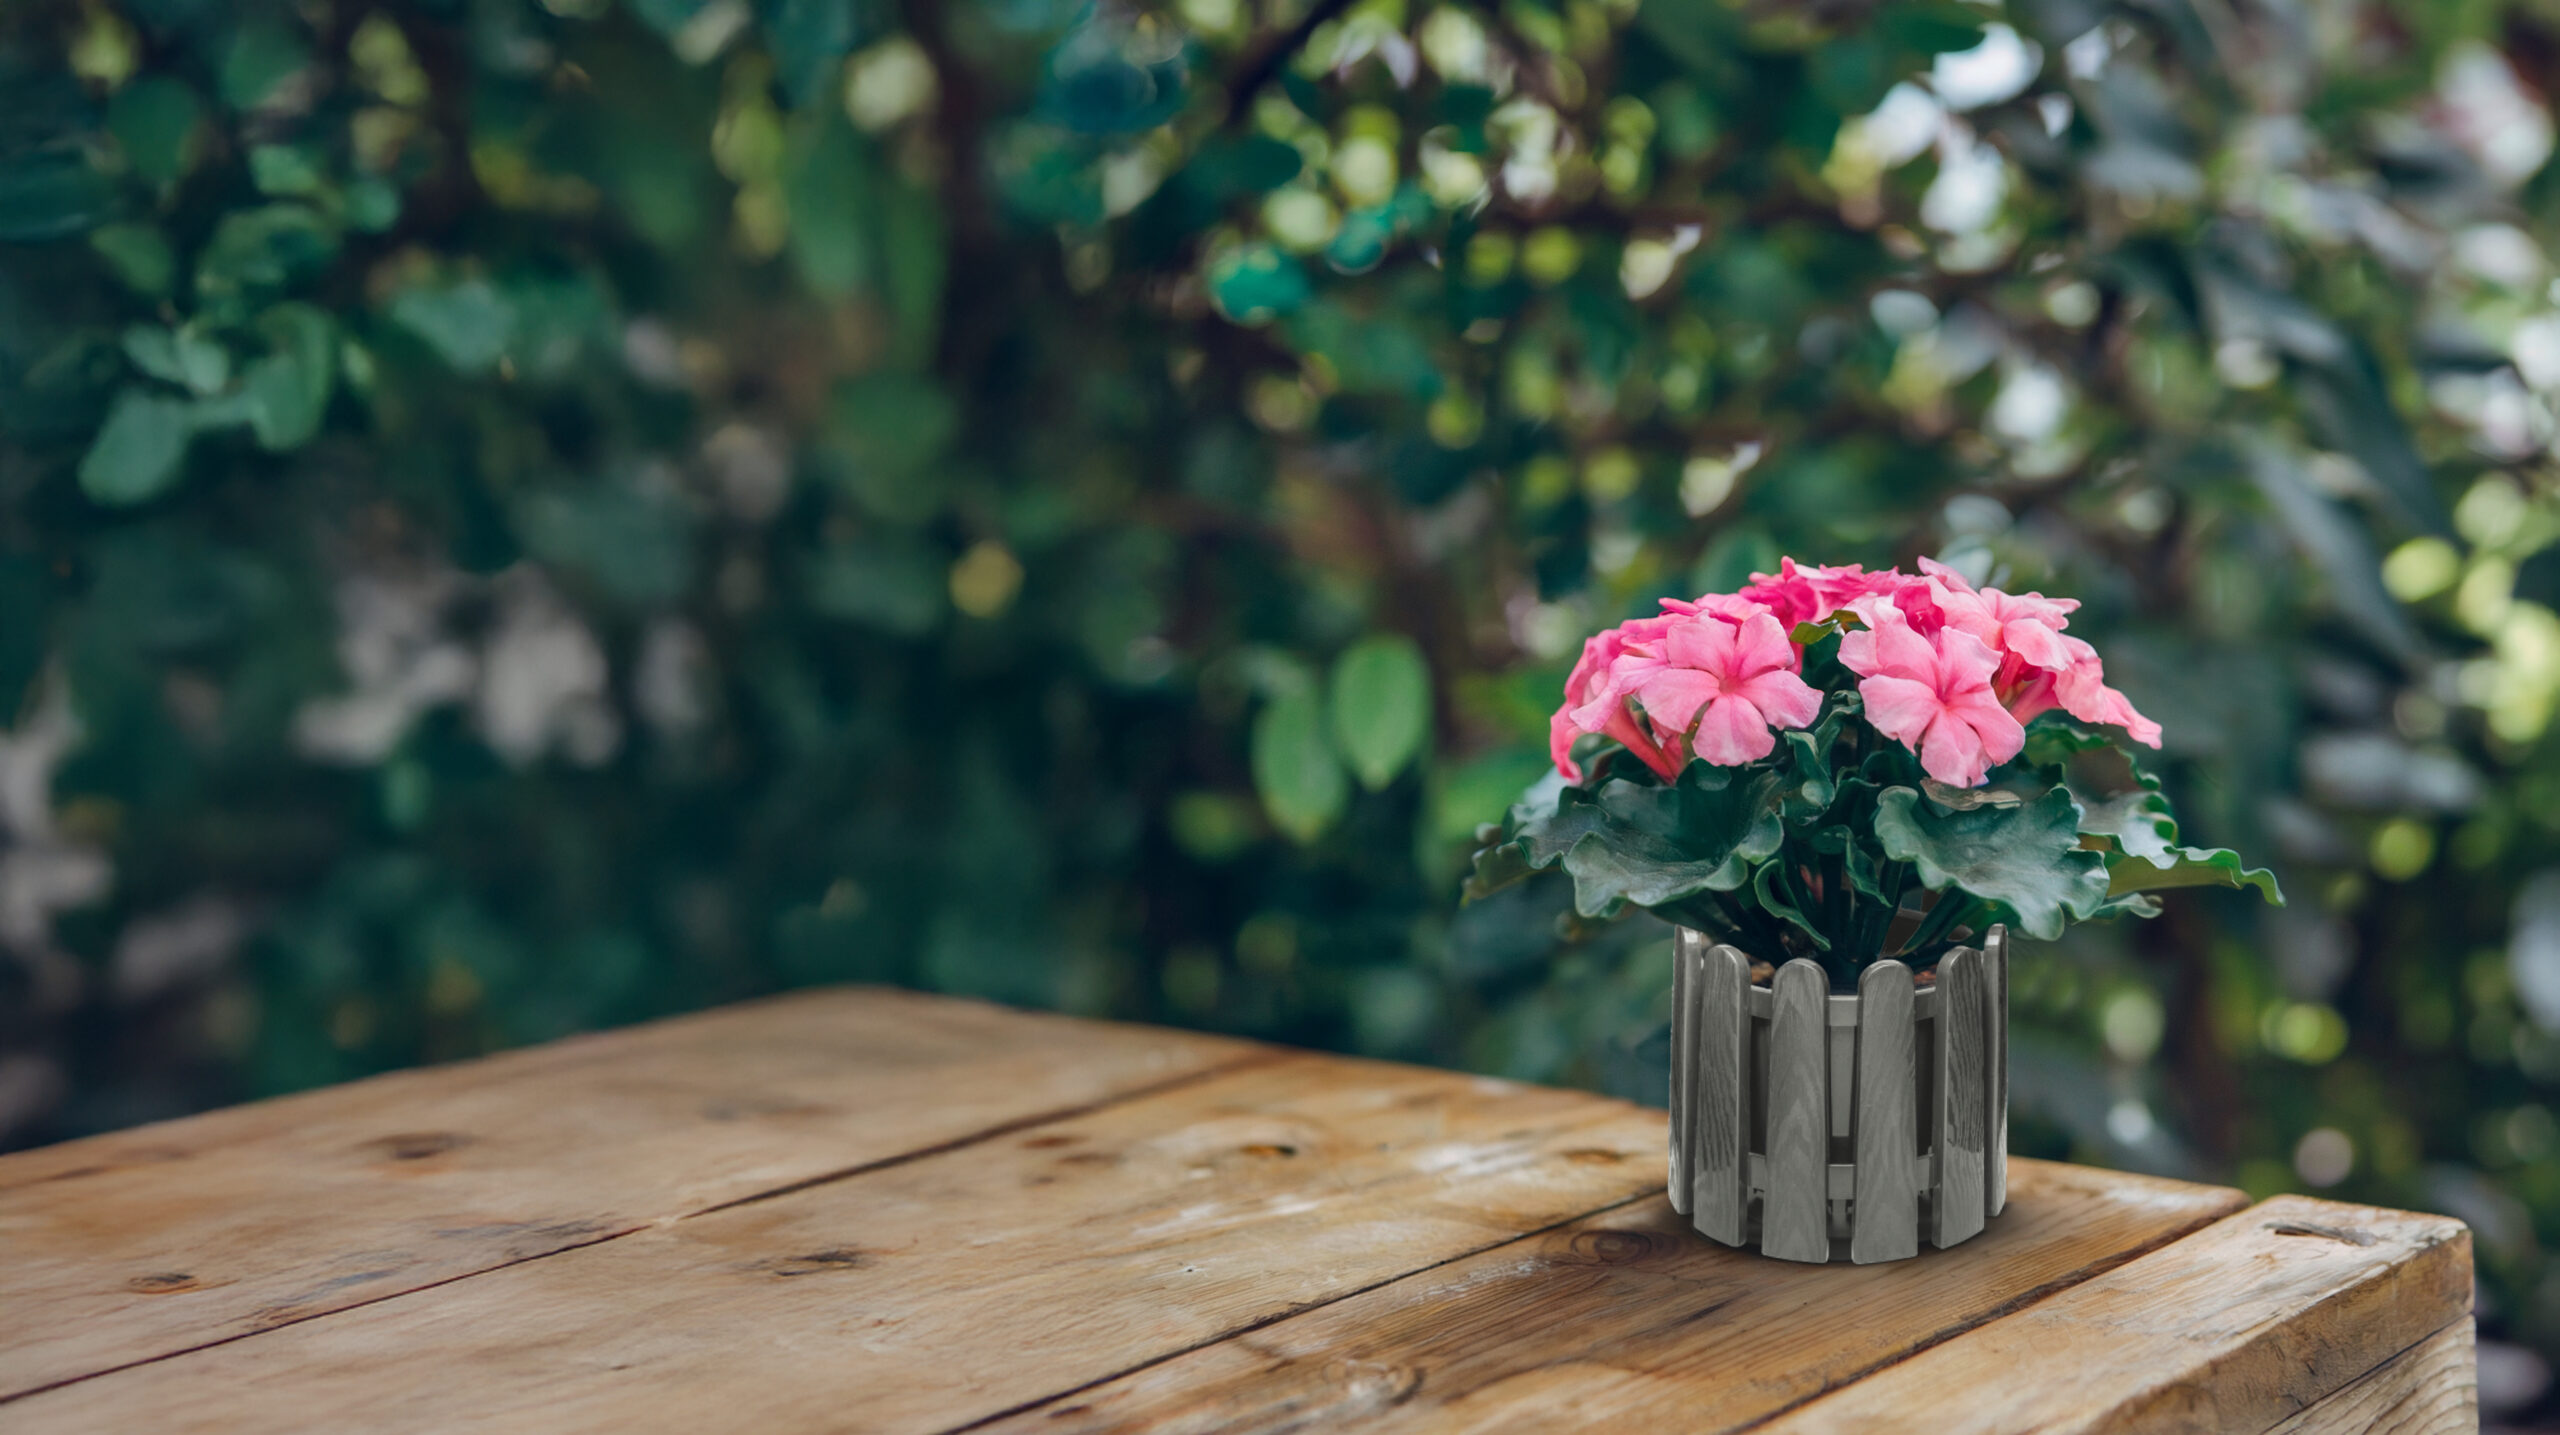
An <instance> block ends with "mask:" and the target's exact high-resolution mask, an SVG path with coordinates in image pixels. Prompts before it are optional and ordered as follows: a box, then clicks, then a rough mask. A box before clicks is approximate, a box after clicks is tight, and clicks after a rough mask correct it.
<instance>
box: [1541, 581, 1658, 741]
mask: <svg viewBox="0 0 2560 1435" xmlns="http://www.w3.org/2000/svg"><path fill="white" fill-rule="evenodd" d="M1670 623H1671V619H1670V618H1669V617H1667V616H1665V617H1660V618H1632V619H1629V620H1628V621H1626V622H1624V623H1621V624H1619V625H1618V626H1617V627H1614V628H1608V629H1604V630H1602V631H1600V632H1597V633H1594V634H1592V635H1591V636H1590V638H1588V639H1586V640H1585V641H1584V642H1583V645H1582V657H1581V659H1580V660H1579V661H1577V662H1575V663H1574V665H1573V673H1572V675H1571V676H1570V677H1567V678H1566V679H1565V682H1564V705H1563V706H1561V707H1559V708H1557V709H1556V711H1555V715H1554V716H1553V717H1550V718H1548V719H1547V754H1548V756H1550V757H1552V758H1554V759H1555V764H1556V771H1558V772H1561V773H1563V774H1564V776H1565V780H1566V781H1567V782H1580V781H1581V780H1582V768H1581V767H1580V766H1579V765H1577V764H1576V763H1575V762H1574V760H1573V740H1574V739H1575V738H1577V737H1579V736H1581V735H1582V734H1584V733H1586V732H1597V733H1606V734H1607V735H1608V736H1610V737H1613V738H1615V739H1617V740H1618V741H1619V742H1621V743H1623V744H1625V745H1626V748H1627V750H1628V751H1629V752H1632V753H1634V754H1635V755H1636V756H1637V757H1638V758H1640V759H1642V760H1643V762H1644V764H1645V765H1646V766H1647V767H1650V768H1652V769H1653V770H1654V771H1656V772H1658V773H1661V774H1662V775H1663V776H1664V777H1673V776H1677V775H1678V773H1679V771H1680V768H1679V765H1678V764H1677V763H1674V762H1673V761H1671V759H1670V758H1669V757H1668V756H1667V755H1665V754H1664V753H1663V751H1662V749H1661V747H1660V745H1659V744H1657V743H1655V742H1654V740H1653V738H1652V736H1651V735H1650V734H1648V733H1646V732H1645V731H1644V728H1643V726H1642V725H1641V724H1639V723H1638V722H1637V721H1636V719H1635V714H1633V713H1631V712H1629V711H1628V710H1627V704H1626V687H1625V683H1624V679H1623V678H1622V677H1621V676H1620V675H1619V674H1618V672H1617V664H1618V660H1619V659H1620V658H1621V657H1623V656H1624V655H1625V654H1626V652H1627V649H1628V648H1629V647H1631V646H1633V645H1636V644H1639V643H1643V642H1646V641H1649V640H1652V639H1657V638H1659V637H1660V636H1661V635H1662V632H1663V630H1664V629H1665V628H1667V627H1669V626H1670ZM1585 713H1589V714H1591V715H1592V716H1591V719H1590V720H1589V721H1585V720H1583V714H1585Z"/></svg>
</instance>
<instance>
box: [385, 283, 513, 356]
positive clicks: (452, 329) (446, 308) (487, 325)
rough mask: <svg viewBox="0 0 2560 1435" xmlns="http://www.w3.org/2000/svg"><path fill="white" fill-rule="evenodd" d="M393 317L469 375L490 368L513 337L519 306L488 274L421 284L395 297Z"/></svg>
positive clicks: (393, 319)
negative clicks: (511, 301) (504, 293)
mask: <svg viewBox="0 0 2560 1435" xmlns="http://www.w3.org/2000/svg"><path fill="white" fill-rule="evenodd" d="M391 322H393V323H395V324H398V325H399V326H400V327H402V328H404V329H406V330H408V331H409V332H410V333H412V334H415V335H417V336H418V337H419V338H421V339H423V340H425V341H426V344H427V347H428V348H430V349H433V350H435V352H436V356H437V357H439V358H441V359H443V360H444V361H445V363H447V364H448V365H450V366H452V367H453V368H454V369H455V370H456V371H458V372H460V373H465V374H477V373H483V372H486V371H487V370H489V369H492V368H495V367H496V366H497V363H498V360H499V359H501V358H503V357H505V356H506V352H507V345H508V343H509V342H510V341H511V340H512V339H513V338H514V337H515V326H516V311H515V306H514V305H512V304H510V303H508V302H507V298H506V296H505V295H503V294H500V293H499V292H498V290H497V288H496V286H494V285H492V284H491V283H490V282H489V281H488V280H486V279H464V280H461V281H458V282H455V283H449V284H438V285H421V286H419V287H417V288H413V289H404V290H402V291H400V295H399V297H398V298H395V299H393V300H392V301H391Z"/></svg>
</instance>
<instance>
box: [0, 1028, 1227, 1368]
mask: <svg viewBox="0 0 2560 1435" xmlns="http://www.w3.org/2000/svg"><path fill="white" fill-rule="evenodd" d="M1268 1054H1270V1049H1269V1048H1260V1047H1255V1046H1253V1045H1250V1044H1248V1043H1242V1042H1235V1041H1229V1040H1224V1039H1221V1038H1215V1037H1206V1036H1198V1035H1192V1034H1187V1033H1179V1032H1171V1031H1161V1030H1155V1029H1151V1028H1145V1027H1134V1026H1112V1025H1105V1024H1101V1023H1094V1022H1082V1021H1075V1020H1071V1019H1067V1018H1061V1017H1051V1016H1040V1015H1034V1014H1030V1013H1024V1012H1014V1011H1007V1010H1004V1009H1002V1008H998V1007H993V1006H987V1005H984V1004H982V1003H976V1002H963V1001H955V1000H950V999H945V998H938V997H929V996H922V995H917V994H913V993H903V992H892V991H886V990H858V991H857V990H839V991H829V992H817V993H808V994H802V995H797V996H792V997H787V998H781V999H777V1000H773V1001H767V1002H759V1003H752V1004H749V1005H745V1006H739V1007H731V1008H728V1009H725V1010H722V1011H717V1012H711V1013H707V1014H703V1015H699V1016H692V1017H685V1018H681V1019H678V1020H674V1021H668V1022H662V1023H658V1024H655V1025H651V1026H645V1027H637V1028H632V1029H628V1030H624V1031H619V1032H610V1033H603V1034H599V1035H595V1036H589V1037H579V1038H573V1039H571V1040H568V1041H563V1042H558V1043H555V1044H553V1045H550V1046H545V1047H539V1048H533V1049H529V1050H524V1051H517V1052H511V1053H507V1054H503V1055H499V1056H494V1057H490V1058H488V1059H486V1060H482V1061H475V1062H466V1063H462V1064H459V1065H454V1066H447V1067H440V1068H433V1069H428V1070H420V1071H408V1072H401V1073H397V1074H394V1075H390V1076H384V1077H378V1078H375V1079H373V1080H370V1081H361V1082H356V1083H354V1084H352V1085H348V1086H340V1087H333V1088H330V1089H328V1090H325V1091H316V1092H311V1093H307V1094H304V1095H300V1096H292V1097H286V1098H283V1099H280V1100H275V1101H268V1102H262V1103H258V1104H256V1105H251V1106H244V1107H235V1108H233V1109H231V1110H227V1111H217V1112H212V1113H209V1114H207V1115H203V1116H197V1117H191V1118H189V1119H186V1120H183V1121H172V1122H165V1123H162V1124H160V1125H157V1126H147V1127H142V1128H139V1129H135V1130H131V1131H122V1132H116V1133H112V1134H109V1135H104V1136H98V1137H93V1138H90V1139H87V1140H81V1141H73V1142H68V1143H65V1144H63V1145H60V1146H53V1147H47V1148H43V1149H40V1150H35V1151H27V1152H21V1153H18V1154H16V1155H12V1156H8V1157H5V1158H0V1290H5V1291H6V1292H7V1293H8V1295H7V1298H6V1299H0V1396H5V1395H7V1394H15V1393H21V1392H24V1391H27V1390H30V1389H35V1388H40V1387H43V1386H46V1385H51V1384H54V1383H56V1382H59V1381H64V1380H70V1379H74V1378H77V1377H80V1376H84V1375H89V1374H93V1373H95V1372H98V1371H101V1370H107V1369H112V1368H114V1367H116V1366H120V1365H125V1364H128V1363H131V1362H133V1361H138V1360H147V1359H150V1358H152V1357H155V1356H161V1355H166V1354H168V1353H170V1352H172V1351H177V1350H184V1349H187V1348H190V1347H193V1346H198V1345H203V1344H205V1343H207V1342H209V1341H217V1340H224V1339H229V1338H232V1337H237V1336H241V1335H245V1334H249V1333H253V1332H258V1331H264V1330H269V1329H272V1328H273V1327H276V1326H279V1325H285V1324H289V1323H291V1322H294V1321H298V1320H302V1319H305V1318H307V1317H309V1316H312V1315H316V1314H319V1313H322V1312H327V1311H332V1310H338V1309H341V1308H344V1307H347V1306H351V1305H357V1304H361V1303H363V1302H366V1301H371V1300H378V1299H381V1298H382V1297H384V1296H387V1295H392V1294H395V1293H398V1292H401V1291H410V1290H416V1289H418V1288H420V1287H422V1286H429V1285H433V1284H435V1283H437V1282H439V1281H447V1280H451V1279H453V1278H455V1277H457V1276H462V1275H467V1274H470V1273H471V1272H474V1271H485V1270H490V1269H492V1268H494V1267H498V1266H503V1265H507V1264H509V1263H510V1262H514V1261H521V1260H524V1259H527V1258H529V1257H533V1256H539V1255H543V1254H546V1253H548V1252H553V1251H558V1250H562V1249H566V1248H569V1247H573V1246H578V1245H581V1244H584V1243H587V1242H592V1241H597V1240H604V1239H609V1238H612V1237H614V1236H616V1235H618V1234H621V1233H624V1232H628V1231H632V1230H636V1229H639V1228H641V1227H644V1226H647V1225H650V1224H652V1223H655V1222H659V1221H664V1220H667V1219H670V1218H673V1217H677V1216H682V1215H685V1214H688V1213H691V1212H696V1211H701V1210H705V1209H708V1208H711V1207H715V1206H718V1205H720V1204H722V1203H724V1202H729V1201H735V1200H739V1199H741V1198H744V1197H748V1196H752V1195H755V1194H758V1193H760V1192H768V1191H773V1190H776V1189H778V1188H781V1187H786V1186H790V1185H792V1184H793V1183H795V1182H800V1181H806V1180H810V1179H812V1178H815V1177H819V1176H823V1175H825V1174H827V1173H829V1172H834V1171H841V1170H844V1169H846V1168H848V1167H857V1166H862V1165H866V1164H869V1163H873V1162H878V1161H883V1160H888V1159H892V1158H895V1157H898V1156H902V1155H906V1154H908V1153H911V1152H915V1151H918V1150H921V1149H925V1148H929V1147H934V1146H938V1145H941V1144H944V1143H948V1142H952V1141H956V1140H961V1139H963V1138H966V1137H969V1136H971V1135H973V1134H976V1133H979V1132H984V1131H987V1130H989V1129H990V1128H996V1127H1003V1126H1006V1125H1010V1124H1015V1123H1020V1122H1023V1121H1026V1120H1030V1119H1033V1118H1036V1117H1039V1116H1041V1115H1044V1114H1050V1113H1057V1112H1062V1111H1068V1110H1074V1109H1078V1108H1082V1107H1085V1106H1088V1105H1090V1104H1092V1103H1095V1102H1099V1101H1105V1100H1109V1099H1112V1098H1114V1097H1116V1096H1119V1095H1123V1094H1126V1093H1129V1092H1132V1091H1137V1090H1142V1089H1146V1088H1149V1087H1153V1086H1156V1085H1160V1084H1162V1083H1164V1082H1167V1081H1170V1080H1177V1079H1181V1078H1184V1077H1186V1076H1192V1075H1197V1074H1199V1073H1202V1072H1206V1071H1209V1070H1213V1069H1216V1068H1219V1067H1222V1066H1227V1065H1232V1064H1234V1063H1236V1062H1238V1061H1244V1060H1260V1059H1263V1058H1264V1057H1265V1056H1267V1055H1268Z"/></svg>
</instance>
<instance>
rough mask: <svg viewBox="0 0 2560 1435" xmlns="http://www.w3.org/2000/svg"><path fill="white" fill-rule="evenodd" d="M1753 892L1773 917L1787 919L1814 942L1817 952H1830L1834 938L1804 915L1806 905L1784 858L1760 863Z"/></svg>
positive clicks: (1754, 875)
mask: <svg viewBox="0 0 2560 1435" xmlns="http://www.w3.org/2000/svg"><path fill="white" fill-rule="evenodd" d="M1751 890H1752V892H1753V893H1754V894H1755V895H1757V896H1758V897H1759V899H1760V906H1761V908H1762V909H1763V910H1765V911H1766V912H1768V913H1769V915H1771V916H1773V917H1783V918H1785V919H1786V920H1787V921H1788V922H1789V923H1791V924H1792V925H1794V927H1795V928H1796V930H1798V931H1800V932H1802V933H1804V934H1805V935H1806V936H1807V937H1809V938H1811V939H1812V940H1813V945H1814V948H1815V950H1817V951H1824V952H1827V951H1830V950H1831V939H1830V938H1829V937H1827V936H1825V935H1823V931H1822V924H1821V923H1819V922H1816V921H1815V920H1814V919H1813V918H1811V917H1809V916H1806V915H1805V912H1804V904H1803V902H1802V901H1800V900H1799V898H1798V895H1797V892H1796V886H1795V882H1794V881H1793V880H1792V879H1791V877H1790V876H1789V874H1788V872H1787V864H1786V862H1785V860H1784V859H1781V860H1779V861H1776V862H1763V863H1761V864H1760V870H1759V871H1757V872H1755V873H1753V874H1752V877H1751Z"/></svg>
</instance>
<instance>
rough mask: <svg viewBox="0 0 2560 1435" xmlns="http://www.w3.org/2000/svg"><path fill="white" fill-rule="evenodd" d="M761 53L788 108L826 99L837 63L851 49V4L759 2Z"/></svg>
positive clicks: (835, 0)
mask: <svg viewBox="0 0 2560 1435" xmlns="http://www.w3.org/2000/svg"><path fill="white" fill-rule="evenodd" d="M757 8H758V9H760V10H761V11H762V12H763V14H764V37H765V47H766V48H767V49H768V50H770V51H772V53H773V64H774V70H775V73H776V77H777V78H778V79H780V80H781V81H782V89H783V93H784V94H786V95H788V96H789V97H790V99H791V103H792V104H794V105H805V104H808V103H809V102H810V101H812V100H816V99H821V98H824V97H825V96H827V95H828V94H830V93H832V92H833V90H834V86H832V85H830V84H829V83H828V81H830V80H833V79H834V78H835V77H836V74H837V69H838V62H839V61H841V60H843V59H844V57H845V55H846V54H847V53H849V52H850V51H851V50H852V49H853V43H854V39H855V36H856V34H857V32H858V26H857V24H856V22H855V18H854V6H853V0H764V3H763V4H761V5H760V6H758V7H757Z"/></svg>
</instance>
